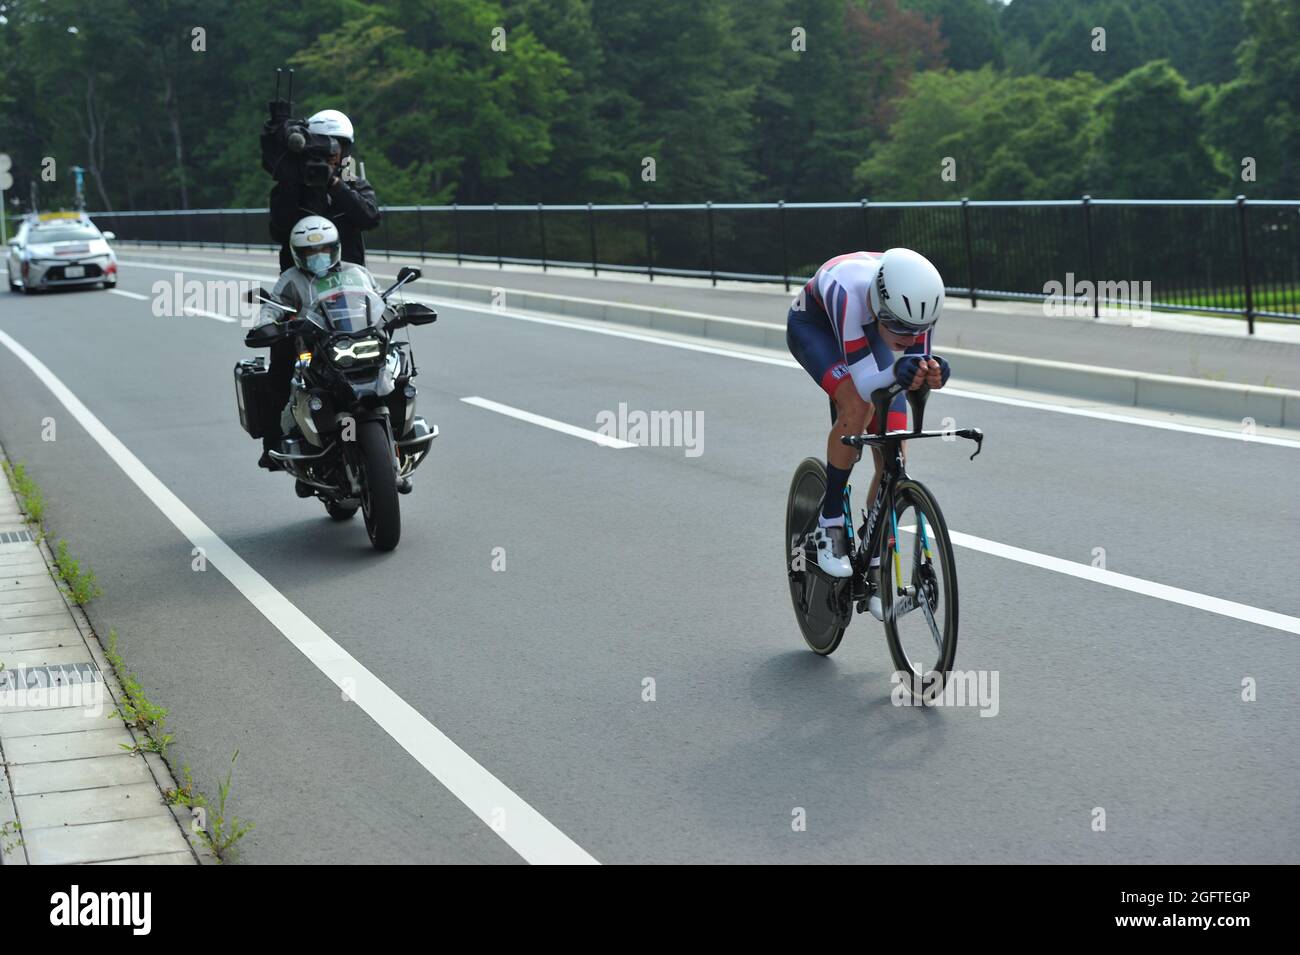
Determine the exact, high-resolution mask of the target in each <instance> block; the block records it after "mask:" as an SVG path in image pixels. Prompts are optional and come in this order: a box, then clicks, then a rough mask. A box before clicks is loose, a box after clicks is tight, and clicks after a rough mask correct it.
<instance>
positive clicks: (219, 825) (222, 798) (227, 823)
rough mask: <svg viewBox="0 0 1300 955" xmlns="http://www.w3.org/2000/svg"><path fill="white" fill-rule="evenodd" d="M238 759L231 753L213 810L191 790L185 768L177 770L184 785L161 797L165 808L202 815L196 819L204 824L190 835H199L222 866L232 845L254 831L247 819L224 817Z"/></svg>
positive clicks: (204, 798)
mask: <svg viewBox="0 0 1300 955" xmlns="http://www.w3.org/2000/svg"><path fill="white" fill-rule="evenodd" d="M237 759H239V750H235V755H234V756H231V757H230V769H229V770H228V771H227V772H226V778H225V780H224V781H222V782H221V783H220V785H218V787H217V807H216V811H215V812H213V811H212V807H211V805H210V804H209V802H208V798H207V797H206V796H204V795H203V793H201V792H198V791H197V790H196V789H195V788H194V776H193V775H192V774H191V773H190V768H189V766H184V767H182V769H181V776H182V777H183V778H184V780H185V781H184V783H182V784H181V785H179V786H177V787H176V788H175V789H169V790H167V792H165V793H164V794H163V795H164V796H165V797H166V799H167V802H168V804H169V805H172V806H185V807H187V808H189V809H200V810H202V815H201V816H200V818H201V819H202V820H203V822H204V823H205V824H204V825H200V826H199V827H197V828H196V829H195V830H194V831H195V832H197V833H198V834H199V836H200V837H201V838H202V839H203V841H204V843H206V844H207V846H208V848H209V849H211V850H212V852H213V853H214V854H215V855H216V856H217V858H218V859H220V860H221V861H222V862H229V861H230V860H231V859H232V858H234V852H235V843H237V842H238V841H239V840H240V839H242V838H244V836H246V835H248V833H249V832H251V831H252V830H253V829H254V828H255V827H254V825H253V823H251V822H249V821H248V820H247V819H241V818H239V817H238V816H235V815H231V816H230V817H229V818H227V816H226V802H227V801H228V800H229V798H230V788H231V778H232V777H233V776H234V773H235V761H236V760H237Z"/></svg>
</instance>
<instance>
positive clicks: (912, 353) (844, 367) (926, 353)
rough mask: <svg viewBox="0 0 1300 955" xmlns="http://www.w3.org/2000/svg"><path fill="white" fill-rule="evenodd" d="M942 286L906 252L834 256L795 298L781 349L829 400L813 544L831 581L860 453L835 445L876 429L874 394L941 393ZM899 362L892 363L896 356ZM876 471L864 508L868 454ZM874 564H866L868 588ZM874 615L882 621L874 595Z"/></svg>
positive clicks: (895, 408) (846, 571)
mask: <svg viewBox="0 0 1300 955" xmlns="http://www.w3.org/2000/svg"><path fill="white" fill-rule="evenodd" d="M943 299H944V287H943V279H942V278H941V277H940V276H939V270H938V269H936V268H935V267H934V266H933V265H932V264H931V263H930V261H929V260H928V259H927V258H925V256H923V255H920V254H918V253H916V252H913V251H912V250H911V249H889V250H888V251H886V252H885V253H883V254H875V253H871V252H849V253H847V254H845V255H837V256H836V257H835V258H833V259H831V260H829V261H828V262H826V263H825V264H823V265H822V267H821V268H819V269H818V270H817V273H816V274H815V275H814V276H813V277H812V279H810V280H809V282H808V284H807V285H806V286H804V288H803V289H802V291H800V293H799V295H798V296H796V298H795V300H794V304H793V305H792V306H791V308H790V314H789V317H788V318H787V320H786V343H787V344H788V345H789V347H790V352H791V354H793V355H794V357H795V359H796V360H797V361H798V362H799V364H800V365H802V366H803V368H804V370H805V371H807V372H808V374H810V375H812V377H813V380H814V381H816V382H817V383H818V384H820V385H821V387H822V389H823V390H824V391H825V392H826V393H827V394H828V395H830V398H831V403H832V408H831V414H832V425H831V432H830V436H829V437H828V438H827V441H826V496H825V497H824V498H823V499H822V508H821V513H820V515H819V517H818V521H817V527H816V528H815V529H814V530H813V532H812V541H813V544H814V545H815V547H816V550H817V566H818V567H820V568H821V569H822V571H824V572H825V573H827V574H829V575H830V576H832V577H849V576H852V574H853V565H852V563H851V562H850V561H849V546H848V534H847V532H846V531H845V528H844V500H843V499H844V488H845V487H846V486H847V484H848V480H849V474H850V473H851V472H852V470H853V465H854V463H855V462H856V461H857V458H858V455H859V452H858V451H857V450H856V449H855V448H851V447H849V446H847V445H845V444H842V443H841V442H840V438H842V437H844V436H845V435H852V434H861V433H863V432H864V431H866V430H868V429H869V428H871V427H872V422H871V419H872V417H873V416H874V413H875V412H874V409H873V408H872V406H871V392H872V391H874V390H876V389H877V388H885V387H888V386H890V385H892V384H894V383H895V382H898V383H900V384H902V385H903V386H904V387H906V388H908V389H912V390H915V389H918V388H922V387H924V386H926V385H929V386H930V387H931V388H942V387H943V386H944V384H945V383H946V382H947V381H948V373H949V368H948V363H947V362H946V361H944V360H943V359H942V358H940V357H938V356H936V355H933V354H932V353H931V351H930V344H931V337H932V335H933V329H934V325H935V322H937V321H938V320H939V316H940V315H941V314H942V312H943ZM898 352H901V353H902V354H901V355H900V356H898V357H895V354H896V353H898ZM886 424H887V426H888V430H890V431H902V430H906V428H907V401H906V398H905V396H904V395H902V394H899V395H898V397H897V398H895V399H894V402H893V404H892V405H891V406H890V408H889V415H888V419H887V421H886ZM872 450H873V453H874V454H875V464H876V472H875V476H874V477H873V478H872V481H871V490H870V493H869V494H868V495H867V500H868V501H871V500H874V499H875V494H876V488H877V486H878V485H879V483H880V474H881V469H882V467H883V461H882V460H881V457H880V453H879V452H878V451H876V450H875V449H874V448H873V449H872ZM879 565H880V558H879V557H878V556H873V557H872V558H871V570H870V576H871V579H872V583H873V586H874V585H875V584H876V583H877V581H878V579H879V576H878V575H879ZM870 610H871V613H872V614H873V615H874V616H875V617H877V618H880V616H881V613H880V600H879V598H878V597H876V596H875V595H874V594H873V595H872V598H871V601H870Z"/></svg>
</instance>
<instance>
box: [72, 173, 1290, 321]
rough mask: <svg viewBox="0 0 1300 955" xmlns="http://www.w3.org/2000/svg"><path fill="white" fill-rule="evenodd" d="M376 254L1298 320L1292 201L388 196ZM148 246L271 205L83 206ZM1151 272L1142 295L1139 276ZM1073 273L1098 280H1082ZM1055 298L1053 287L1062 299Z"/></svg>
mask: <svg viewBox="0 0 1300 955" xmlns="http://www.w3.org/2000/svg"><path fill="white" fill-rule="evenodd" d="M383 213H384V218H383V224H382V225H381V226H380V228H379V229H378V230H377V231H376V232H373V233H369V234H368V235H367V245H368V246H369V247H370V248H371V251H372V254H375V253H378V254H383V255H387V256H389V257H392V256H394V255H396V256H404V257H411V258H418V259H422V260H423V259H444V260H454V261H456V262H495V263H497V264H498V265H502V264H504V263H507V262H508V263H512V264H525V265H540V266H541V267H542V268H543V269H546V268H548V267H551V266H560V267H578V268H583V269H590V270H591V271H592V272H595V273H599V272H601V271H611V272H637V273H641V274H649V276H650V278H651V279H652V280H653V278H654V276H655V275H657V274H659V275H679V276H695V277H701V278H709V279H712V280H713V281H714V282H715V283H716V282H717V280H718V279H738V280H743V281H765V282H771V281H779V282H784V283H785V284H786V286H787V287H789V286H790V285H791V284H792V283H802V282H803V281H806V280H807V278H808V277H809V276H811V275H812V273H813V272H814V271H815V270H816V269H817V266H818V265H820V264H821V263H822V262H824V261H825V260H826V259H828V258H830V257H831V256H833V255H837V254H839V253H841V252H844V251H846V250H850V249H867V250H881V249H886V248H889V247H891V246H896V245H903V246H909V247H911V248H915V249H918V250H920V251H922V252H924V254H925V255H927V256H928V257H929V258H930V259H931V260H932V261H933V262H934V263H935V265H936V266H938V268H939V270H940V272H942V273H943V275H944V276H945V278H946V279H947V281H948V282H949V283H950V284H949V290H950V292H952V293H955V294H959V295H963V296H969V298H970V299H971V301H972V303H975V302H977V301H978V299H979V298H981V297H984V298H1023V299H1035V300H1042V299H1044V298H1046V297H1047V296H1048V294H1049V291H1053V292H1054V291H1056V287H1054V286H1051V285H1049V283H1056V285H1057V286H1060V287H1063V288H1064V294H1065V295H1066V296H1070V295H1071V290H1073V296H1074V298H1075V299H1076V300H1077V301H1083V302H1085V303H1087V304H1090V305H1091V307H1092V309H1093V310H1094V314H1097V313H1098V312H1099V310H1100V308H1101V306H1102V303H1103V302H1105V303H1107V304H1110V303H1112V302H1116V301H1118V302H1120V303H1122V304H1125V305H1129V306H1147V307H1151V308H1155V309H1164V310H1176V311H1200V312H1209V313H1224V314H1234V315H1241V316H1243V317H1244V318H1245V319H1246V320H1247V328H1248V329H1249V331H1250V332H1252V333H1253V332H1254V328H1255V318H1256V317H1257V316H1267V317H1270V318H1276V319H1290V320H1300V201H1264V200H1246V199H1245V198H1244V197H1239V198H1237V199H1236V200H1232V199H1206V200H1120V199H1091V198H1090V197H1087V196H1085V197H1083V198H1082V199H1076V200H1059V201H1050V202H1019V201H967V200H963V201H961V202H869V201H868V200H865V199H863V200H859V201H857V202H789V203H786V202H776V203H703V204H699V203H694V204H654V205H652V204H649V203H645V204H642V205H591V204H588V205H540V204H539V205H500V206H498V205H491V206H481V205H479V206H460V205H451V206H388V207H385V208H384V209H383ZM92 215H93V216H94V218H95V220H96V221H97V222H98V224H99V225H100V227H101V228H103V229H110V230H112V231H114V232H116V233H117V236H118V238H119V239H122V240H126V241H134V242H140V243H145V244H153V243H156V244H157V245H159V246H167V245H182V244H183V245H210V246H216V247H221V248H232V247H236V248H237V247H243V248H264V247H268V246H269V244H270V243H269V237H268V234H267V212H266V210H265V209H193V210H183V211H154V212H101V213H93V214H92ZM1147 282H1149V283H1150V285H1149V286H1146V287H1145V288H1148V289H1149V293H1148V292H1144V291H1141V290H1142V289H1143V288H1144V286H1143V283H1147ZM1081 283H1093V284H1092V286H1091V290H1092V291H1091V294H1089V288H1088V287H1087V286H1085V285H1082V284H1081ZM1058 294H1059V293H1058Z"/></svg>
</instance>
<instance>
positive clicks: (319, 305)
mask: <svg viewBox="0 0 1300 955" xmlns="http://www.w3.org/2000/svg"><path fill="white" fill-rule="evenodd" d="M312 307H313V310H314V311H315V312H316V313H317V314H318V315H320V316H321V318H323V319H324V320H325V327H326V328H328V329H330V330H331V331H336V332H357V331H361V330H362V329H366V328H374V327H376V326H378V325H380V324H381V323H382V321H383V316H384V300H383V299H382V298H380V297H379V296H378V295H376V294H375V293H374V292H370V291H363V290H360V289H335V290H334V291H332V292H327V293H325V294H324V295H322V296H321V297H320V298H318V299H317V300H316V301H315V302H314V303H313V305H312Z"/></svg>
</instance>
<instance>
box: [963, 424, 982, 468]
mask: <svg viewBox="0 0 1300 955" xmlns="http://www.w3.org/2000/svg"><path fill="white" fill-rule="evenodd" d="M970 431H971V432H972V433H971V434H968V435H966V437H968V438H970V439H971V440H972V441H974V442H975V453H974V454H972V455H971V456H970V458H969V459H968V460H971V461H974V460H975V459H976V458H977V457H979V454H980V452H981V451H983V450H984V432H983V431H981V430H980V429H979V428H971V429H970Z"/></svg>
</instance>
